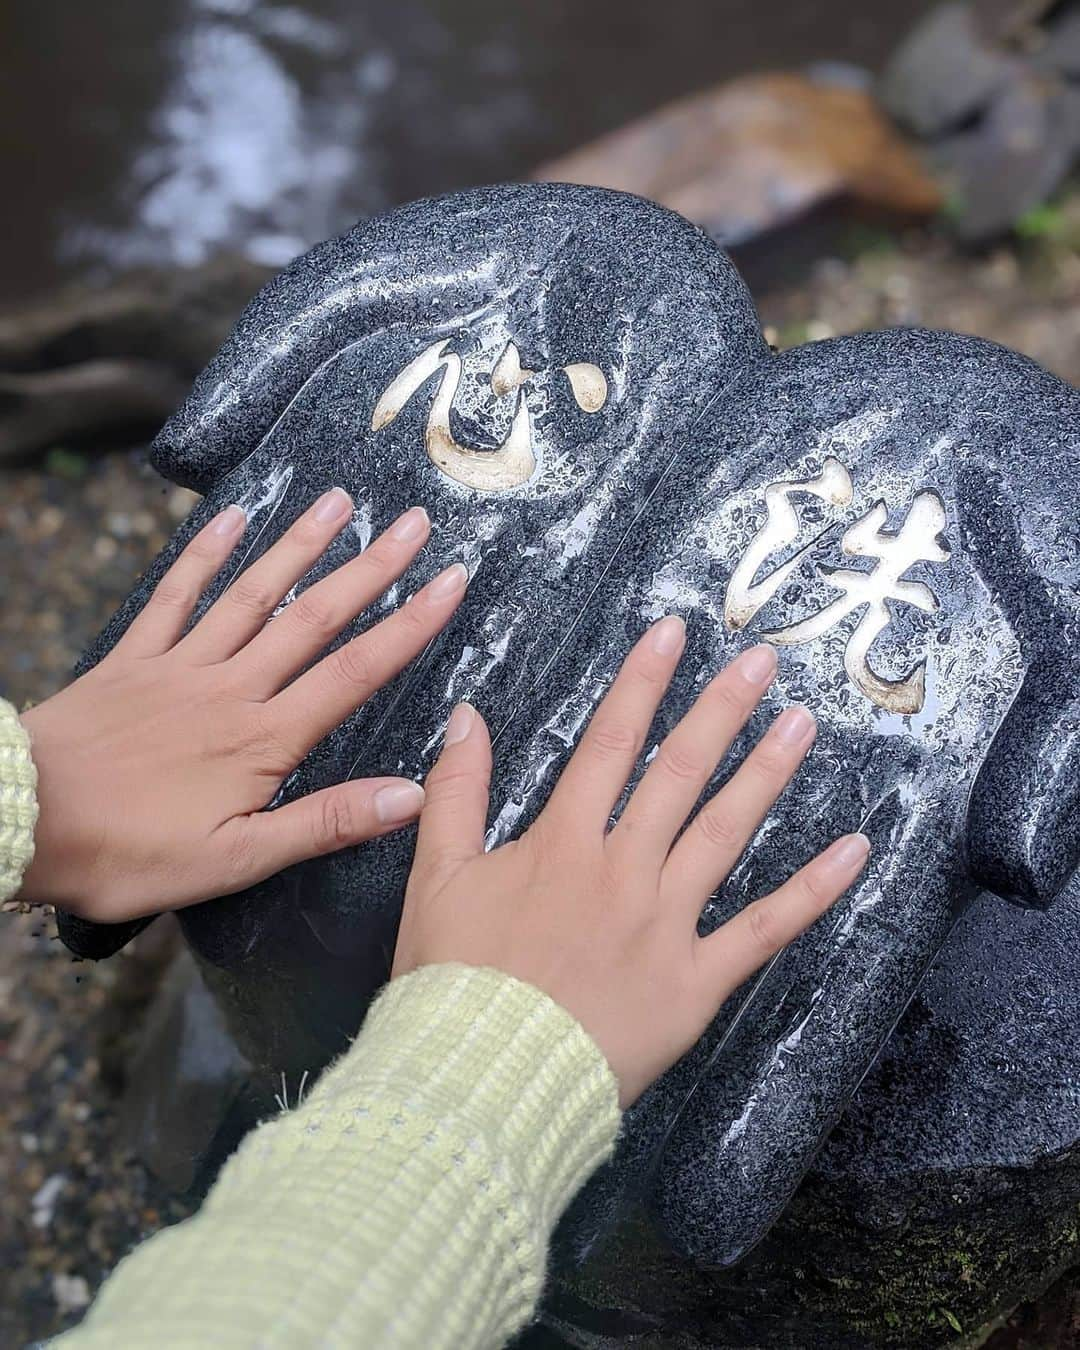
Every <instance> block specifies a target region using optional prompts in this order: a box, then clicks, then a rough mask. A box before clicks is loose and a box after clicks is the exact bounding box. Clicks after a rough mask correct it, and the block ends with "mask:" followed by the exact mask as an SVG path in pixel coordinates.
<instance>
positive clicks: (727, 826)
mask: <svg viewBox="0 0 1080 1350" xmlns="http://www.w3.org/2000/svg"><path fill="white" fill-rule="evenodd" d="M697 828H698V832H699V833H700V834H701V836H702V838H703V839H704V840H705V843H706V844H708V846H709V847H710V848H711V849H716V850H717V851H719V852H723V853H727V852H728V851H730V850H731V849H733V848H735V847H737V846H738V844H739V841H740V836H739V831H738V829H737V828H736V825H735V822H734V821H733V820H732V819H731V817H730V816H729V815H727V814H726V813H725V812H724V811H721V810H719V809H718V808H717V807H708V806H707V807H705V809H704V810H702V811H700V812H699V813H698V817H697Z"/></svg>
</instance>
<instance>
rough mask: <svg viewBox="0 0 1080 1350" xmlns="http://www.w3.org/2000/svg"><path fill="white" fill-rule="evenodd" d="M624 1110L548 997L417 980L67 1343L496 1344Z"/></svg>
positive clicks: (142, 1257) (424, 972)
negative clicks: (562, 1218) (568, 1206)
mask: <svg viewBox="0 0 1080 1350" xmlns="http://www.w3.org/2000/svg"><path fill="white" fill-rule="evenodd" d="M618 1119H619V1116H618V1106H617V1090H616V1084H615V1081H614V1079H613V1077H612V1075H611V1073H610V1070H609V1069H608V1067H607V1064H606V1062H605V1061H604V1059H603V1056H602V1055H601V1054H600V1052H599V1050H598V1049H597V1048H596V1046H595V1045H594V1044H593V1042H592V1041H591V1040H590V1039H589V1038H588V1037H587V1036H586V1034H585V1033H584V1032H583V1031H582V1030H581V1028H580V1027H579V1026H578V1025H577V1023H576V1022H575V1021H574V1020H573V1019H572V1018H571V1017H570V1016H569V1015H568V1014H567V1013H565V1012H564V1011H563V1010H562V1009H560V1008H558V1007H557V1006H556V1005H555V1004H553V1003H552V1002H551V1000H550V999H548V998H547V997H546V995H544V994H541V993H540V992H538V991H537V990H535V989H532V988H531V987H529V986H527V985H524V984H521V983H519V982H518V981H516V980H513V979H511V978H510V977H509V976H505V975H501V974H499V973H497V972H495V971H490V970H471V969H469V968H467V967H463V966H438V967H427V968H424V969H421V970H418V971H416V972H414V973H413V974H412V975H409V976H406V977H404V978H402V979H400V980H396V981H394V982H393V984H391V985H390V986H389V988H388V989H387V990H386V991H384V993H383V995H382V996H381V997H380V999H379V1000H378V1001H377V1002H376V1004H375V1005H374V1007H373V1008H372V1010H371V1013H370V1014H369V1016H368V1019H367V1021H366V1023H365V1025H364V1028H363V1030H362V1031H361V1033H360V1036H359V1037H358V1038H357V1041H356V1043H355V1044H354V1045H353V1047H352V1048H351V1049H350V1050H349V1051H348V1053H347V1054H346V1055H344V1056H343V1057H342V1059H341V1060H339V1061H338V1063H337V1064H336V1065H335V1066H334V1067H333V1068H332V1069H330V1070H329V1071H328V1072H327V1073H326V1074H325V1075H324V1076H323V1078H322V1079H321V1080H320V1082H319V1083H318V1085H317V1086H316V1088H315V1089H314V1091H313V1092H312V1093H311V1095H310V1096H309V1098H308V1099H307V1101H306V1102H305V1103H304V1105H303V1106H302V1107H300V1108H299V1109H297V1110H295V1111H292V1112H289V1113H286V1114H283V1115H282V1116H280V1117H278V1118H277V1119H276V1120H274V1121H272V1122H270V1123H268V1124H266V1125H264V1126H262V1127H261V1128H260V1129H259V1130H257V1131H255V1133H254V1134H252V1135H251V1136H249V1138H248V1139H247V1140H246V1141H245V1142H244V1144H243V1145H242V1146H241V1147H240V1149H239V1150H238V1152H237V1154H236V1155H235V1156H234V1157H233V1158H232V1159H231V1160H230V1162H229V1163H228V1164H227V1166H226V1167H225V1169H224V1171H223V1173H222V1176H221V1178H220V1180H219V1181H218V1183H217V1185H216V1186H215V1188H214V1189H213V1191H212V1192H211V1194H210V1196H209V1197H208V1199H207V1201H206V1203H205V1205H204V1206H203V1208H202V1210H201V1212H200V1213H199V1214H198V1215H196V1216H195V1217H194V1218H193V1219H190V1220H188V1221H187V1222H186V1223H184V1224H181V1225H179V1226H178V1227H176V1228H173V1229H170V1230H168V1231H166V1232H164V1233H161V1234H159V1235H157V1236H156V1237H155V1238H153V1239H151V1240H150V1241H149V1242H147V1243H145V1244H144V1245H143V1246H142V1247H140V1248H139V1249H138V1250H136V1251H135V1252H134V1253H133V1254H132V1255H131V1256H130V1257H128V1258H127V1260H126V1261H124V1262H123V1263H122V1265H121V1266H120V1267H119V1268H118V1270H117V1272H116V1274H115V1275H113V1277H112V1278H111V1279H110V1280H109V1281H108V1283H107V1284H106V1286H105V1288H104V1290H103V1291H102V1294H101V1296H100V1297H99V1299H98V1302H97V1303H96V1304H95V1306H94V1308H93V1309H92V1310H91V1312H90V1315H89V1317H88V1318H87V1321H86V1322H85V1323H84V1325H83V1327H81V1328H79V1329H77V1330H76V1331H75V1332H73V1333H70V1334H69V1336H68V1337H65V1338H63V1339H62V1341H61V1342H60V1343H61V1344H62V1345H63V1346H64V1347H65V1350H90V1348H91V1347H94V1346H99V1345H100V1346H109V1347H110V1350H114V1348H115V1347H125V1346H136V1345H139V1346H142V1345H146V1344H152V1343H154V1342H155V1341H156V1342H157V1343H159V1344H167V1345H169V1346H175V1347H183V1346H192V1347H194V1346H200V1347H201V1346H205V1345H209V1344H213V1345H216V1346H222V1347H231V1346H237V1347H239V1346H250V1345H253V1344H256V1343H257V1344H259V1345H260V1346H293V1345H295V1346H307V1345H313V1344H318V1345H327V1346H333V1345H338V1344H340V1345H343V1346H344V1345H350V1346H351V1345H370V1346H372V1347H375V1346H380V1347H381V1346H400V1347H413V1346H416V1347H424V1350H429V1348H433V1347H438V1346H447V1347H454V1348H455V1350H457V1348H458V1347H469V1346H473V1347H486V1346H498V1345H501V1344H502V1343H503V1342H504V1341H505V1340H506V1339H507V1338H508V1337H510V1336H511V1335H512V1334H513V1333H514V1332H515V1331H516V1330H517V1329H518V1328H519V1327H520V1326H522V1325H523V1324H524V1323H525V1322H526V1321H527V1320H528V1318H529V1316H530V1315H531V1314H532V1312H533V1310H534V1308H535V1306H536V1303H537V1300H538V1299H539V1295H540V1291H541V1288H542V1285H543V1277H544V1266H545V1258H546V1250H547V1244H548V1240H549V1238H550V1235H551V1232H552V1230H553V1228H554V1226H555V1223H556V1222H557V1220H558V1218H559V1215H560V1214H561V1212H562V1210H563V1209H564V1208H565V1206H566V1204H567V1203H568V1201H569V1200H570V1198H571V1196H572V1195H573V1194H574V1193H575V1191H576V1190H577V1189H578V1188H579V1186H580V1185H581V1184H582V1183H583V1182H584V1181H585V1179H586V1178H587V1177H588V1176H589V1174H590V1173H591V1172H592V1171H593V1170H594V1168H595V1167H596V1166H597V1165H598V1164H599V1163H600V1162H601V1161H603V1159H604V1158H605V1157H606V1156H607V1155H608V1153H609V1152H610V1150H611V1147H612V1145H613V1142H614V1138H615V1134H616V1131H617V1128H618Z"/></svg>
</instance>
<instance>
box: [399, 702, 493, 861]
mask: <svg viewBox="0 0 1080 1350" xmlns="http://www.w3.org/2000/svg"><path fill="white" fill-rule="evenodd" d="M490 786H491V738H490V736H489V735H488V729H487V727H486V725H485V724H484V719H483V718H482V717H481V716H480V714H479V713H478V712H477V711H476V709H475V708H472V707H470V706H469V704H468V703H459V704H458V705H457V707H456V708H455V709H454V711H453V713H451V715H450V720H449V722H448V723H447V724H446V732H445V735H444V737H443V748H442V753H441V754H440V755H439V758H438V760H437V761H436V763H435V766H434V767H433V768H432V770H431V772H430V773H429V774H428V777H427V782H426V783H425V785H424V789H425V792H426V793H427V798H426V801H425V803H424V811H423V814H422V815H421V817H420V832H419V834H418V836H417V840H416V857H415V859H414V861H413V870H414V871H416V869H417V868H420V869H423V871H425V872H427V873H429V874H430V873H434V872H438V871H440V870H443V869H446V870H452V869H453V868H455V867H457V866H459V865H460V864H461V863H463V862H467V861H468V860H469V859H470V858H474V857H476V856H477V854H480V853H482V852H483V851H484V830H485V827H486V825H487V812H488V793H489V789H490Z"/></svg>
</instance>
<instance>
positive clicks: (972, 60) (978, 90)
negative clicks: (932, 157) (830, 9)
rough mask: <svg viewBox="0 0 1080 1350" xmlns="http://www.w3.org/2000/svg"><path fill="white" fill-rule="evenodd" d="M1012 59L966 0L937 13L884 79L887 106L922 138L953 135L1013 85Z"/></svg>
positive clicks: (924, 22) (901, 51) (923, 24)
mask: <svg viewBox="0 0 1080 1350" xmlns="http://www.w3.org/2000/svg"><path fill="white" fill-rule="evenodd" d="M1011 68H1012V61H1011V55H1010V53H1009V52H1008V51H1006V50H1005V49H1004V48H1003V47H1000V46H998V45H996V44H995V42H994V40H993V35H992V34H990V33H987V32H986V31H985V30H984V29H983V28H982V27H981V26H980V24H979V19H978V16H977V14H976V13H975V10H974V9H973V7H972V6H971V5H970V4H967V3H964V0H957V2H956V3H952V4H945V5H941V6H940V7H939V8H937V9H935V10H932V11H931V12H930V13H929V14H928V15H927V16H926V18H925V19H923V20H922V21H921V22H920V23H919V24H917V25H916V27H915V28H914V29H913V30H912V32H911V34H910V35H909V37H908V38H907V39H906V41H905V42H904V43H903V44H902V45H901V47H900V48H899V49H898V51H897V52H896V54H895V55H894V56H893V58H892V60H891V61H890V62H889V65H888V67H887V68H886V70H885V73H884V75H883V76H882V79H881V83H880V93H881V98H882V102H883V103H884V104H885V106H886V107H887V108H888V109H889V111H890V112H891V113H893V115H894V116H895V117H897V118H899V119H900V121H901V122H902V123H903V124H904V125H905V126H908V127H910V128H911V130H912V131H914V132H915V133H916V134H917V135H919V136H937V135H940V134H941V133H943V132H946V131H952V130H953V129H954V128H955V127H957V126H959V125H960V123H961V122H964V121H966V120H967V119H968V118H971V117H973V116H974V115H975V114H976V113H977V112H979V111H980V110H981V109H982V108H984V107H985V106H986V104H988V103H989V102H990V100H991V99H992V98H993V97H994V95H996V94H997V93H998V92H999V90H1001V89H1003V88H1004V87H1005V85H1006V84H1007V83H1008V78H1009V73H1010V70H1011Z"/></svg>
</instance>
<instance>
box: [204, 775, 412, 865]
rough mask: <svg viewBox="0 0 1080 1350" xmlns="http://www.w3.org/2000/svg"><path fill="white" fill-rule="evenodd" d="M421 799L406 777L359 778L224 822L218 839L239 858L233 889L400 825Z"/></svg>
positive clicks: (360, 842)
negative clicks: (222, 833) (272, 808)
mask: <svg viewBox="0 0 1080 1350" xmlns="http://www.w3.org/2000/svg"><path fill="white" fill-rule="evenodd" d="M423 805H424V790H423V788H421V787H420V785H419V784H418V783H411V782H410V781H409V780H408V779H407V778H362V779H358V780H357V781H356V782H351V783H339V784H338V785H337V786H336V787H330V788H324V789H323V790H322V791H321V792H313V793H311V795H310V796H308V797H303V798H301V800H300V801H296V802H291V803H290V804H289V805H288V806H281V807H278V809H277V810H275V811H259V812H256V813H255V814H253V815H250V816H243V817H240V818H239V819H237V820H233V821H231V822H230V823H229V825H227V826H225V827H223V828H224V831H225V834H224V838H223V840H222V841H221V842H222V843H223V845H224V847H225V848H226V849H227V850H228V852H229V853H230V854H231V856H232V857H233V858H236V859H238V860H239V866H238V868H237V872H236V875H235V882H234V886H233V889H234V890H237V891H239V890H243V889H244V888H245V887H246V886H252V885H254V884H255V883H256V882H257V881H262V880H264V879H265V878H266V877H269V876H272V875H273V874H274V873H275V872H280V871H281V869H282V868H283V867H291V866H292V865H293V864H294V863H299V862H303V861H304V860H305V859H307V858H317V857H321V856H322V855H323V854H325V853H336V852H337V850H338V849H341V848H348V847H349V846H350V845H352V844H362V843H364V842H365V841H366V840H368V839H375V838H377V837H378V836H379V835H381V834H388V833H389V832H390V831H391V830H397V829H400V828H401V827H402V826H403V825H407V824H409V822H410V821H413V820H415V819H416V818H417V816H418V815H419V814H420V811H421V808H422V807H423Z"/></svg>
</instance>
